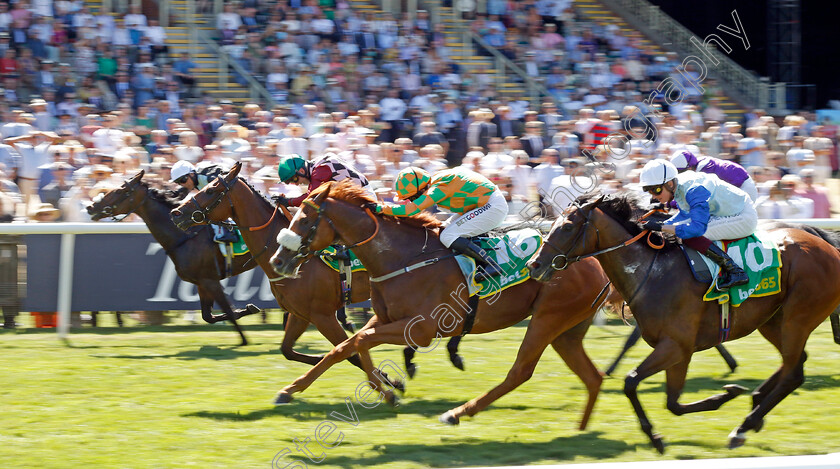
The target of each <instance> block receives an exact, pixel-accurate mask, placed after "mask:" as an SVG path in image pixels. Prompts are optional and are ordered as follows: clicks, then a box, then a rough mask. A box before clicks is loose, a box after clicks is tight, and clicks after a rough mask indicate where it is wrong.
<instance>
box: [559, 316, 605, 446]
mask: <svg viewBox="0 0 840 469" xmlns="http://www.w3.org/2000/svg"><path fill="white" fill-rule="evenodd" d="M591 322H592V321H591V319H590V320H587V321H584V322H582V323H580V324H578V325H577V326H575V327H573V328H572V329H570V330H568V331H566V332H564V333H563V334H560V337H557V338H556V339H554V341H553V342H551V346H552V347H553V348H554V350H555V351H557V353H558V354H559V355H560V358H562V359H563V361H564V362H566V366H568V367H569V369H570V370H572V372H573V373H574V374H576V375H577V376H578V377H579V378H580V380H581V381H583V384H584V385H585V386H586V391H587V392H588V393H589V399H588V400H587V402H586V407H585V408H584V410H583V417H581V419H580V426H579V428H580V430H586V425H587V424H588V423H589V417H590V416H591V415H592V410H593V409H594V408H595V401H597V400H598V394H599V393H600V392H601V383H602V382H603V381H604V378H603V375H602V374H601V372H600V371H598V369H597V368H596V367H595V364H594V363H592V360H590V359H589V355H587V354H586V351H585V350H584V349H583V336H584V335H586V332H587V331H588V330H589V325H590V324H591Z"/></svg>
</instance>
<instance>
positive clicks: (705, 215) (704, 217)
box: [665, 186, 712, 239]
mask: <svg viewBox="0 0 840 469" xmlns="http://www.w3.org/2000/svg"><path fill="white" fill-rule="evenodd" d="M711 196H712V194H711V193H710V192H709V191H708V190H707V189H706V188H705V187H703V186H696V187H692V188H691V189H689V190H688V191H687V192H686V194H685V200H686V202H688V206H689V211H688V213H684V212H683V211H682V210H680V212H679V213H678V214H676V215H674V216H673V217H671V218H669V219H668V220H667V221H666V222H665V224H667V225H676V226H674V232H675V233H676V235H677V237H679V238H681V239H689V238H696V237H698V236H702V235H703V233H705V232H706V227H707V226H708V225H709V199H710V198H711ZM684 221H688V223H682V222H684Z"/></svg>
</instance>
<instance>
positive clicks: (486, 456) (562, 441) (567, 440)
mask: <svg viewBox="0 0 840 469" xmlns="http://www.w3.org/2000/svg"><path fill="white" fill-rule="evenodd" d="M602 435H603V432H597V431H590V432H585V433H577V434H574V435H571V436H562V437H558V438H555V439H553V440H551V441H546V442H539V443H528V442H521V441H481V442H475V441H474V440H475V439H474V438H471V437H469V436H466V435H465V436H464V438H460V439H459V438H457V437H448V438H443V437H442V438H441V441H440V443H438V444H436V445H435V446H434V451H429V445H428V443H387V442H383V443H382V444H380V445H376V446H374V447H373V450H372V451H363V452H362V454H360V455H359V456H357V457H351V456H336V457H330V456H329V452H327V457H326V459H324V461H323V464H327V465H330V466H339V467H370V466H377V465H379V464H394V463H395V462H397V461H405V462H407V463H408V462H410V463H413V464H418V463H419V464H421V465H423V466H426V467H457V466H499V465H524V464H529V463H536V462H540V461H545V460H558V461H571V460H574V459H576V458H577V457H578V456H586V457H590V458H594V459H602V458H613V457H616V456H619V455H621V454H623V453H627V452H635V451H636V450H637V449H639V448H640V447H647V446H648V445H646V444H644V443H639V444H628V443H627V442H625V441H621V440H613V439H608V438H603V437H602ZM407 438H410V436H408V437H407ZM470 440H473V441H470ZM371 453H374V454H371ZM291 456H292V455H290V456H287V458H291ZM287 461H288V462H291V461H292V459H287Z"/></svg>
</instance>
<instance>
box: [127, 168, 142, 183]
mask: <svg viewBox="0 0 840 469" xmlns="http://www.w3.org/2000/svg"><path fill="white" fill-rule="evenodd" d="M144 174H146V170H145V169H141V170H140V172H139V173H137V174H135V175H134V177H132V178H131V180H130V181H128V183H129V184H136V183H138V182H140V180H141V179H143V175H144Z"/></svg>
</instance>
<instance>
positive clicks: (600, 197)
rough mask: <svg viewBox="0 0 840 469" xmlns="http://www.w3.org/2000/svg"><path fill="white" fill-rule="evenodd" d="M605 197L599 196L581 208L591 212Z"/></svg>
mask: <svg viewBox="0 0 840 469" xmlns="http://www.w3.org/2000/svg"><path fill="white" fill-rule="evenodd" d="M606 197H607V195H606V194H601V195H600V196H599V197H598V198H597V199H595V200H593V201H592V202H589V203H587V204H586V205H584V206H583V208H585V209H586V210H587V211H588V210H592V209H593V208H595V207H597V206H598V205H599V204H600V203H601V202H603V201H604V199H605V198H606Z"/></svg>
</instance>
